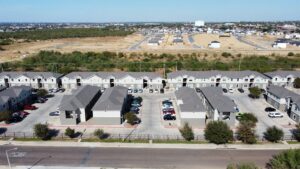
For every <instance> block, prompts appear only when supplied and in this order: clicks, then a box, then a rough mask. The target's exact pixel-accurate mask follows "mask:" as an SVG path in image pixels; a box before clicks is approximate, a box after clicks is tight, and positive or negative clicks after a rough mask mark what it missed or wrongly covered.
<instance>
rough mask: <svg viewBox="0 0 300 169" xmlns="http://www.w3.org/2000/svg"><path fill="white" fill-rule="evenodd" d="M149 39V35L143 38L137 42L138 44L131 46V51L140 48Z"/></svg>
mask: <svg viewBox="0 0 300 169" xmlns="http://www.w3.org/2000/svg"><path fill="white" fill-rule="evenodd" d="M148 39H149V36H146V37H145V38H144V39H143V40H141V41H139V42H137V43H136V44H134V45H133V46H131V47H129V50H130V51H135V50H138V49H139V48H140V46H141V45H142V44H143V43H144V42H146V41H147V40H148Z"/></svg>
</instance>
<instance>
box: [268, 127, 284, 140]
mask: <svg viewBox="0 0 300 169" xmlns="http://www.w3.org/2000/svg"><path fill="white" fill-rule="evenodd" d="M282 137H283V131H282V130H281V129H278V128H277V127H276V126H273V127H269V128H268V129H267V131H266V132H264V138H265V139H267V140H268V141H270V142H275V143H276V142H278V141H279V140H281V139H282Z"/></svg>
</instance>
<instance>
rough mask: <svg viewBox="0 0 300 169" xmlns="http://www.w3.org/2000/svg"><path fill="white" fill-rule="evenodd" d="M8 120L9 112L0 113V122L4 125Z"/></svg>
mask: <svg viewBox="0 0 300 169" xmlns="http://www.w3.org/2000/svg"><path fill="white" fill-rule="evenodd" d="M10 119H11V112H9V111H4V112H0V122H2V121H5V122H6V123H9V121H10Z"/></svg>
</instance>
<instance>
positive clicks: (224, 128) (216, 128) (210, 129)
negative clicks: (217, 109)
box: [204, 121, 233, 144]
mask: <svg viewBox="0 0 300 169" xmlns="http://www.w3.org/2000/svg"><path fill="white" fill-rule="evenodd" d="M204 136H205V139H206V140H208V141H209V142H211V143H215V144H225V143H228V142H229V141H232V140H233V132H232V130H231V129H230V128H229V126H228V125H227V124H226V123H225V122H222V121H213V122H209V123H208V124H207V126H206V128H205V130H204Z"/></svg>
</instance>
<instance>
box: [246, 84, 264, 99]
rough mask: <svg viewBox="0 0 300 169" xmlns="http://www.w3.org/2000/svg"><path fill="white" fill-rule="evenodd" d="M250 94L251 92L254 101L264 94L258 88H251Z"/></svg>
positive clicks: (250, 95)
mask: <svg viewBox="0 0 300 169" xmlns="http://www.w3.org/2000/svg"><path fill="white" fill-rule="evenodd" d="M249 92H250V94H249V97H251V98H253V99H258V98H259V97H260V95H261V93H262V92H261V90H260V89H259V88H258V87H250V88H249Z"/></svg>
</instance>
